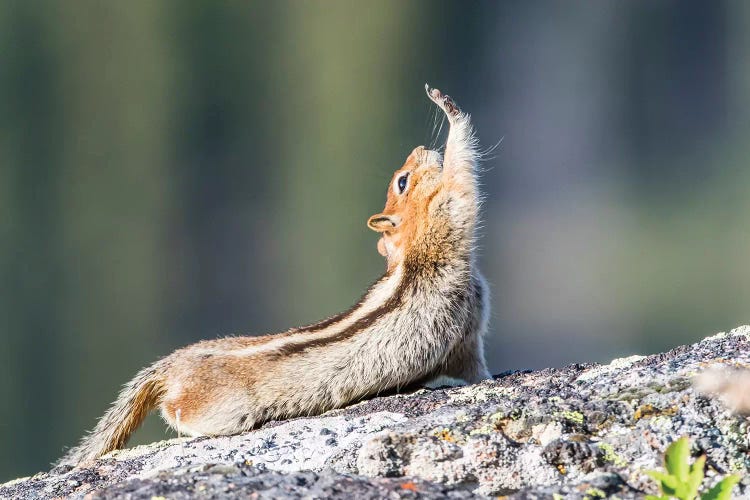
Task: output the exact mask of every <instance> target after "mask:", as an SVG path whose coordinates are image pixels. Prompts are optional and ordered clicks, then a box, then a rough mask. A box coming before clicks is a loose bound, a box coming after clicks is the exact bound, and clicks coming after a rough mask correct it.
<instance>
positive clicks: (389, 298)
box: [59, 87, 490, 465]
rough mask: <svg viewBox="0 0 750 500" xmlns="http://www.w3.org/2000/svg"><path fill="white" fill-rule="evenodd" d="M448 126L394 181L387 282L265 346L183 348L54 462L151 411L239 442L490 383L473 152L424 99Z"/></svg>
mask: <svg viewBox="0 0 750 500" xmlns="http://www.w3.org/2000/svg"><path fill="white" fill-rule="evenodd" d="M426 89H427V95H428V96H429V98H430V99H431V100H432V101H433V102H434V103H435V104H436V105H437V106H439V107H440V109H442V110H443V112H444V113H445V115H446V116H447V118H448V122H449V123H450V131H449V133H448V139H447V143H446V146H445V157H444V158H442V157H441V155H440V154H439V153H438V152H436V151H430V150H427V149H425V148H424V147H421V146H420V147H418V148H416V149H415V150H414V151H412V153H411V154H410V155H409V157H408V158H407V159H406V163H404V166H403V167H401V168H400V169H399V170H397V171H396V173H395V174H394V175H393V180H392V182H391V183H390V184H389V186H388V198H387V202H386V204H385V209H384V210H383V212H381V213H379V214H377V215H373V216H372V217H370V219H369V220H368V221H367V225H368V226H369V227H370V228H371V229H373V230H375V231H377V232H379V233H380V234H381V238H380V240H379V241H378V251H379V252H380V253H381V254H382V255H383V256H385V258H386V260H387V271H386V273H385V274H384V275H383V277H382V278H380V279H379V280H378V281H377V282H375V283H374V284H373V285H372V286H371V287H370V288H369V290H367V292H366V293H365V294H364V296H363V297H362V298H361V299H360V300H359V302H358V303H357V304H356V305H355V306H354V307H352V308H351V309H349V310H348V311H346V312H343V313H341V314H339V315H337V316H333V317H331V318H328V319H326V320H323V321H321V322H319V323H316V324H314V325H310V326H306V327H303V328H294V329H291V330H289V331H286V332H283V333H278V334H275V335H266V336H262V337H228V338H222V339H217V340H207V341H203V342H198V343H197V344H193V345H191V346H188V347H185V348H183V349H180V350H178V351H175V352H174V353H172V354H170V355H169V356H167V357H165V358H163V359H161V360H159V361H157V362H156V363H154V364H153V365H151V366H149V367H147V368H145V369H143V370H141V371H140V372H139V373H138V374H137V375H136V376H135V378H134V379H133V380H131V381H130V382H129V383H128V384H127V385H125V387H124V388H123V390H122V392H121V393H120V396H119V397H118V399H117V401H115V403H114V404H113V405H112V407H111V408H110V409H109V411H107V412H106V413H105V414H104V416H103V417H102V418H101V419H100V420H99V422H98V423H97V425H96V427H95V428H94V430H93V431H91V432H90V433H89V434H88V435H87V436H85V437H84V438H83V440H82V441H81V443H80V445H79V446H77V447H75V448H73V449H71V450H70V451H69V452H68V454H67V455H66V456H65V457H63V458H62V459H61V460H60V462H59V463H60V464H72V465H75V464H78V463H81V462H86V461H90V460H93V459H95V458H97V457H99V456H101V455H103V454H105V453H107V452H109V451H111V450H114V449H118V448H121V447H122V446H124V445H125V443H126V442H127V440H128V437H129V436H130V434H131V433H132V432H133V431H134V430H135V429H136V428H137V427H138V426H139V425H140V423H141V422H142V421H143V419H144V418H145V417H146V415H147V414H148V413H149V411H151V410H152V409H154V408H156V407H157V406H158V407H159V408H160V409H161V414H162V416H163V418H164V420H166V421H167V422H168V423H169V425H170V426H172V427H173V428H175V429H176V430H177V431H178V432H180V433H183V434H187V435H191V436H200V435H209V436H215V435H227V434H237V433H241V432H244V431H248V430H250V429H253V428H255V427H257V426H258V425H260V424H262V423H263V422H266V421H269V420H278V419H285V418H292V417H298V416H304V415H316V414H320V413H323V412H325V411H327V410H330V409H333V408H339V407H342V406H345V405H347V404H350V403H352V402H354V401H357V400H360V399H362V398H365V397H368V396H372V395H375V394H378V393H381V392H384V391H392V390H394V389H398V388H401V387H404V386H408V385H411V384H414V383H424V382H428V381H430V380H432V379H435V378H437V377H450V378H453V379H460V380H462V381H465V382H470V383H471V382H477V381H479V380H482V379H485V378H488V377H489V376H490V375H489V372H488V371H487V368H486V366H485V361H484V352H483V345H482V337H483V335H484V333H485V331H486V330H487V319H488V316H489V292H488V288H487V285H486V283H485V280H484V278H483V277H482V275H481V274H480V273H479V269H478V268H477V262H476V254H475V244H476V225H477V218H478V211H479V192H478V183H477V160H478V156H479V155H478V152H477V141H476V138H475V136H474V132H473V129H472V126H471V122H470V119H469V116H468V115H466V114H464V113H462V112H461V110H460V109H459V108H458V106H456V104H455V103H454V102H453V101H452V100H451V98H450V97H448V96H447V95H444V94H442V93H441V92H440V91H439V90H437V89H430V88H429V87H426Z"/></svg>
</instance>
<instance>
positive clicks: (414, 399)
mask: <svg viewBox="0 0 750 500" xmlns="http://www.w3.org/2000/svg"><path fill="white" fill-rule="evenodd" d="M749 336H750V327H741V328H738V329H735V330H733V331H731V332H729V333H724V334H719V335H715V336H713V337H709V338H707V339H705V340H703V341H701V342H698V343H696V344H693V345H690V346H682V347H678V348H676V349H673V350H671V351H669V352H666V353H662V354H657V355H653V356H645V357H641V356H632V357H629V358H623V359H618V360H614V361H613V362H611V363H609V364H607V365H580V364H578V365H571V366H568V367H565V368H561V369H546V370H541V371H536V372H529V371H525V372H512V373H511V372H509V373H504V374H501V375H499V376H497V377H496V378H495V379H494V380H491V381H485V382H482V383H480V384H476V385H473V386H465V387H457V388H444V389H437V390H426V389H423V390H419V391H417V392H414V393H411V394H401V395H395V396H388V397H378V398H374V399H371V400H368V401H364V402H361V403H359V404H356V405H353V406H351V407H349V408H345V409H341V410H335V411H332V412H329V413H327V414H325V415H322V416H319V417H310V418H300V419H295V420H291V421H287V422H273V423H270V424H268V425H266V426H264V427H262V428H261V429H258V430H255V431H252V432H249V433H247V434H244V435H240V436H229V437H219V438H211V439H209V438H197V439H181V440H170V441H163V442H160V443H155V444H152V445H148V446H140V447H135V448H132V449H127V450H122V451H118V452H113V453H111V454H109V455H107V456H105V457H103V458H102V459H100V460H98V461H97V462H96V463H95V464H91V465H88V466H85V467H81V468H76V469H72V470H71V469H69V468H57V469H53V470H52V471H49V472H45V473H40V474H37V475H35V476H33V477H30V478H25V479H22V480H16V481H14V482H11V483H6V484H5V485H2V486H0V497H2V498H6V497H7V498H46V497H60V496H68V497H71V498H83V497H84V496H86V495H87V494H89V495H90V496H91V497H93V498H109V497H118V498H119V497H123V498H152V497H160V496H163V497H166V498H188V497H192V496H199V497H205V498H211V497H217V498H218V497H222V498H224V497H227V498H232V497H238V498H239V497H243V496H246V495H247V494H248V493H249V492H255V493H256V495H257V496H258V497H260V498H280V497H288V498H297V497H303V496H306V497H331V498H350V497H354V496H356V497H361V498H383V497H388V498H417V497H420V496H422V497H430V498H472V497H481V496H497V495H509V496H510V498H515V499H532V498H560V497H562V498H580V499H583V498H597V497H602V496H605V497H613V498H614V497H619V498H622V499H625V498H640V497H642V496H643V495H644V494H646V493H655V492H656V489H655V485H654V484H653V482H652V481H651V480H650V479H649V478H648V477H647V476H646V475H645V474H644V471H646V470H649V469H655V468H658V467H659V466H660V464H661V460H662V454H663V452H664V450H665V449H666V447H667V446H668V445H669V443H670V442H672V441H674V440H675V439H677V438H679V437H680V436H683V435H686V436H689V437H690V438H691V441H692V443H693V450H692V451H693V454H694V455H698V454H701V453H705V454H706V455H707V457H708V463H709V464H710V467H709V468H708V470H707V476H708V477H709V481H710V480H711V478H713V477H715V476H717V475H722V474H726V473H729V472H739V473H740V474H742V475H745V476H746V475H747V471H748V468H750V436H749V434H748V430H749V424H750V419H748V418H747V417H743V416H740V415H736V414H733V413H732V412H731V411H729V410H728V409H727V408H726V407H724V406H723V404H722V403H721V402H720V401H719V400H718V399H713V398H711V397H708V396H706V395H702V394H699V393H698V392H696V391H695V390H694V389H693V386H692V383H691V382H692V379H693V377H694V376H695V375H697V374H699V373H701V372H702V371H703V370H704V369H705V368H706V367H713V368H715V367H716V366H717V365H723V364H726V365H731V367H732V368H735V369H737V368H743V367H744V368H748V367H750V339H749ZM748 390H750V388H748ZM735 491H738V492H740V494H742V495H748V496H750V480H749V479H748V478H747V477H745V478H744V479H743V480H742V482H741V483H740V485H739V486H738V489H737V490H735Z"/></svg>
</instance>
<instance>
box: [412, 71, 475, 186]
mask: <svg viewBox="0 0 750 500" xmlns="http://www.w3.org/2000/svg"><path fill="white" fill-rule="evenodd" d="M425 90H426V91H427V96H428V97H429V98H430V100H432V102H434V103H435V104H436V105H437V106H438V107H439V108H440V109H442V110H443V112H444V113H445V116H446V117H447V118H448V123H449V124H450V129H449V131H448V139H447V140H446V142H445V158H444V159H443V175H444V176H445V177H446V180H450V181H456V184H457V185H456V186H455V187H458V188H463V189H467V190H469V191H471V194H472V195H474V194H475V190H476V168H477V160H478V156H479V155H478V153H477V139H476V136H475V135H474V128H473V127H472V125H471V118H470V117H469V115H467V114H466V113H464V112H462V111H461V108H459V107H458V105H457V104H456V103H455V102H454V101H453V99H451V97H450V96H449V95H446V94H443V93H442V92H440V91H439V90H438V89H431V88H430V87H429V86H427V85H425Z"/></svg>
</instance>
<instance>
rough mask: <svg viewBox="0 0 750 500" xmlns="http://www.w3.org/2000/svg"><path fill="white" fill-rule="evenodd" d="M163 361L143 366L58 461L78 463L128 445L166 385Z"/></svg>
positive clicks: (60, 462) (68, 463)
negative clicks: (107, 408)
mask: <svg viewBox="0 0 750 500" xmlns="http://www.w3.org/2000/svg"><path fill="white" fill-rule="evenodd" d="M162 369H163V366H162V362H157V363H154V364H153V365H151V366H149V367H148V368H144V369H143V370H141V371H140V372H138V374H137V375H136V376H135V377H134V378H133V380H131V381H130V382H128V383H127V384H126V385H125V387H123V389H122V391H120V395H119V397H118V398H117V400H116V401H115V402H114V404H113V405H112V407H111V408H110V409H109V410H107V413H105V414H104V416H103V417H102V418H101V419H99V422H98V423H97V424H96V427H94V430H92V431H91V432H89V433H88V434H87V435H86V436H84V437H83V439H81V443H80V444H79V445H78V446H76V447H75V448H72V449H70V450H69V451H68V453H67V454H65V456H64V457H63V458H61V459H60V460H59V461H58V462H57V464H55V465H78V464H79V463H81V462H88V461H91V460H94V459H95V458H98V457H100V456H102V455H104V454H105V453H108V452H110V451H112V450H116V449H119V448H122V447H123V446H125V443H127V442H128V438H130V435H131V434H132V433H133V432H134V431H135V430H136V429H137V428H138V426H139V425H141V422H143V420H144V419H145V418H146V415H148V413H149V412H150V411H151V410H152V409H153V408H154V407H156V405H158V404H159V403H160V402H161V398H162V396H163V394H164V385H163V383H162V379H161V373H162Z"/></svg>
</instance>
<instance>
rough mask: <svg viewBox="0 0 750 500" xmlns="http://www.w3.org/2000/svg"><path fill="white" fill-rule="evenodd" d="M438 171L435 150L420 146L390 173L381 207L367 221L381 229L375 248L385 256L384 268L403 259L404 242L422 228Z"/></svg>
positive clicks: (436, 187) (414, 237)
mask: <svg viewBox="0 0 750 500" xmlns="http://www.w3.org/2000/svg"><path fill="white" fill-rule="evenodd" d="M441 171H442V167H441V164H440V155H439V154H438V153H436V152H434V151H430V150H427V149H425V147H424V146H419V147H417V148H415V149H414V150H413V151H412V152H411V154H410V155H409V157H408V158H407V159H406V162H405V163H404V165H403V166H402V167H401V168H400V169H398V170H397V171H396V172H395V173H394V174H393V178H392V179H391V183H390V184H389V185H388V196H387V198H386V203H385V208H384V209H383V211H382V212H380V213H379V214H375V215H373V216H372V217H370V219H369V220H368V221H367V225H368V227H369V228H370V229H372V230H373V231H377V232H379V233H382V237H381V238H380V240H378V252H379V253H380V254H381V255H383V256H384V257H386V259H387V261H388V269H393V268H395V267H396V266H397V265H398V263H399V262H401V261H402V260H403V259H404V257H405V255H406V254H407V252H408V250H409V249H408V248H407V245H408V244H411V243H412V242H414V241H416V240H417V239H418V238H417V236H418V234H419V232H420V231H422V230H424V229H425V227H424V226H425V221H427V220H428V219H429V217H428V213H429V205H430V201H432V199H433V198H434V197H435V195H436V194H437V193H438V192H439V191H440V188H441V183H440V177H441ZM405 175H406V176H407V177H406V180H405V189H404V190H403V192H400V189H399V180H400V179H401V178H402V177H403V176H405Z"/></svg>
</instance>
